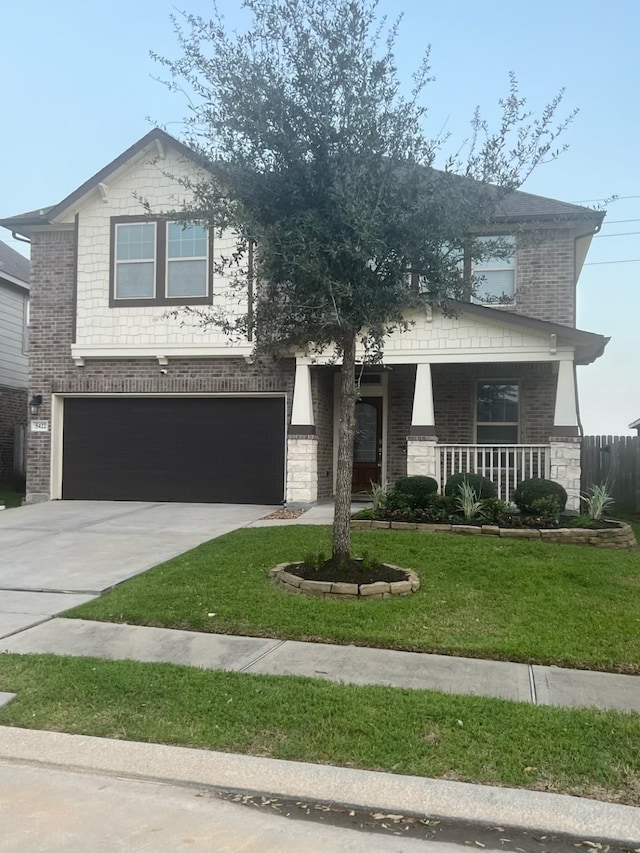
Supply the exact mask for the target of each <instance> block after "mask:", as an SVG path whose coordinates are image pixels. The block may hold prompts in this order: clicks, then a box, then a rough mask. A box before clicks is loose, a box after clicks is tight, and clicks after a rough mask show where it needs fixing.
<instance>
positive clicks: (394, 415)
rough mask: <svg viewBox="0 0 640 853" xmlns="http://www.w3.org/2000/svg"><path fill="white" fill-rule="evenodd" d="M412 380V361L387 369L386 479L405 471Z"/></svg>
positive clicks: (395, 477)
mask: <svg viewBox="0 0 640 853" xmlns="http://www.w3.org/2000/svg"><path fill="white" fill-rule="evenodd" d="M415 382H416V366H415V364H401V365H394V367H393V370H392V371H390V373H389V389H388V390H389V399H388V403H387V412H388V418H389V421H388V425H387V479H388V480H389V481H391V482H393V481H394V480H397V479H398V477H406V475H407V435H408V434H409V429H410V427H411V412H412V410H413V391H414V388H415Z"/></svg>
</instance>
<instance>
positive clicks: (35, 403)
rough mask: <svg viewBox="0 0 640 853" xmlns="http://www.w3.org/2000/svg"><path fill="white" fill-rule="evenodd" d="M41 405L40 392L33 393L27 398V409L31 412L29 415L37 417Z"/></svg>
mask: <svg viewBox="0 0 640 853" xmlns="http://www.w3.org/2000/svg"><path fill="white" fill-rule="evenodd" d="M41 405H42V394H34V395H33V397H32V398H31V399H30V400H29V411H30V412H31V417H33V418H37V417H38V412H39V411H40V406H41Z"/></svg>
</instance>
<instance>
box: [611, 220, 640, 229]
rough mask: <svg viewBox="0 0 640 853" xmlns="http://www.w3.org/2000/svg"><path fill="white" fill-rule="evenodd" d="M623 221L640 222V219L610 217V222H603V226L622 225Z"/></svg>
mask: <svg viewBox="0 0 640 853" xmlns="http://www.w3.org/2000/svg"><path fill="white" fill-rule="evenodd" d="M623 222H640V219H610V220H609V221H608V222H605V223H603V226H602V227H603V228H604V226H605V225H622V223H623Z"/></svg>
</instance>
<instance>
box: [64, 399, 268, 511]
mask: <svg viewBox="0 0 640 853" xmlns="http://www.w3.org/2000/svg"><path fill="white" fill-rule="evenodd" d="M284 454H285V432H284V399H283V398H275V397H272V398H259V397H238V398H212V397H209V398H189V397H183V398H158V397H148V398H141V397H136V398H132V397H122V398H112V397H111V398H102V399H100V398H68V399H66V400H65V402H64V438H63V467H62V497H63V498H64V499H67V500H68V499H71V500H74V499H75V500H131V501H188V502H207V503H264V504H275V503H281V502H282V500H283V492H284Z"/></svg>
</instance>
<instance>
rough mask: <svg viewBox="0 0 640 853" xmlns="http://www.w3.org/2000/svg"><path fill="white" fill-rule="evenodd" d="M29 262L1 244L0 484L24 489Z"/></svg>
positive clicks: (4, 244) (27, 376)
mask: <svg viewBox="0 0 640 853" xmlns="http://www.w3.org/2000/svg"><path fill="white" fill-rule="evenodd" d="M28 323H29V261H28V260H27V259H26V258H25V257H23V256H22V255H21V254H19V253H18V252H16V251H15V250H14V249H12V248H10V247H9V246H7V244H6V243H2V242H0V484H1V485H4V486H18V487H21V485H22V483H21V481H22V480H23V479H24V441H25V430H26V425H27V383H28V378H29V375H28V374H29V359H28V357H27V343H28Z"/></svg>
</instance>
